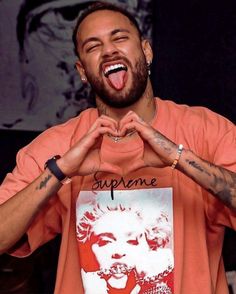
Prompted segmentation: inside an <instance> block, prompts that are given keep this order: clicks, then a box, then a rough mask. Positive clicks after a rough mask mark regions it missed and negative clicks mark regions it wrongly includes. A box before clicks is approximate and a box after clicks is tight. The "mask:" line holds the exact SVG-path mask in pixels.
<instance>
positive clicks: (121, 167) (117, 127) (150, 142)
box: [58, 111, 177, 177]
mask: <svg viewBox="0 0 236 294" xmlns="http://www.w3.org/2000/svg"><path fill="white" fill-rule="evenodd" d="M133 130H135V131H136V132H137V134H136V136H138V140H139V145H140V149H138V151H137V154H136V155H135V156H134V157H133V156H132V158H130V160H129V159H126V160H125V162H123V163H121V162H120V163H119V164H117V163H116V161H115V160H112V158H111V156H109V159H108V158H106V155H105V153H104V152H103V143H104V142H103V136H104V135H109V136H113V137H121V138H123V137H125V136H126V135H127V133H129V132H132V131H133ZM130 138H131V137H130ZM129 142H130V141H127V144H129ZM176 149H177V146H176V144H174V143H173V142H172V141H170V140H169V139H167V138H166V137H165V136H163V135H162V134H161V133H160V132H158V131H157V130H155V129H154V128H153V127H152V126H151V125H149V124H148V123H146V122H145V121H143V120H142V119H141V118H140V117H139V116H138V115H137V114H136V113H134V112H133V111H130V112H128V113H127V114H126V115H125V116H124V117H123V118H122V119H121V120H120V121H119V122H117V121H115V120H114V119H112V118H110V117H108V116H105V115H101V116H100V117H98V118H97V120H96V121H95V123H94V124H93V125H92V126H91V128H90V129H89V131H88V132H87V134H86V135H85V136H84V137H83V138H82V139H80V140H79V141H78V142H77V143H76V144H75V145H74V146H73V147H72V148H71V149H70V150H68V151H67V152H66V153H65V155H64V156H63V157H62V158H61V159H59V160H58V163H59V167H60V168H61V169H62V171H63V172H64V173H65V174H66V175H68V176H70V177H71V176H75V175H89V174H92V173H95V172H98V171H101V172H109V173H115V174H119V175H124V174H127V173H128V172H130V171H134V170H137V169H139V168H142V167H159V168H162V167H166V166H170V165H171V164H172V162H173V160H174V158H175V155H176ZM113 158H114V156H113ZM59 161H60V162H59Z"/></svg>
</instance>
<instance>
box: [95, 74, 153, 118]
mask: <svg viewBox="0 0 236 294" xmlns="http://www.w3.org/2000/svg"><path fill="white" fill-rule="evenodd" d="M96 104H97V108H98V112H99V115H102V114H104V115H107V116H109V117H111V118H113V119H115V120H116V121H119V120H121V119H122V117H123V116H125V115H126V113H127V112H129V111H130V110H132V111H134V112H135V113H137V115H139V116H140V117H141V118H142V119H143V120H144V121H146V122H151V121H152V119H153V117H154V116H155V113H156V105H155V100H154V96H153V90H152V86H151V82H150V80H149V79H148V83H147V87H146V89H145V92H144V93H143V95H142V96H141V97H140V99H139V100H138V101H137V102H136V103H135V104H133V105H131V106H129V107H125V108H121V109H118V108H113V107H110V106H108V105H107V104H105V103H103V102H102V100H101V99H100V98H99V97H96Z"/></svg>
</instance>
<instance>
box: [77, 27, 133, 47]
mask: <svg viewBox="0 0 236 294" xmlns="http://www.w3.org/2000/svg"><path fill="white" fill-rule="evenodd" d="M118 33H130V31H129V30H127V29H115V30H113V31H111V33H110V35H111V36H114V35H116V34H118ZM99 41H100V39H99V38H97V37H90V38H87V39H85V40H84V42H83V43H82V48H84V46H85V45H86V44H87V43H89V42H99Z"/></svg>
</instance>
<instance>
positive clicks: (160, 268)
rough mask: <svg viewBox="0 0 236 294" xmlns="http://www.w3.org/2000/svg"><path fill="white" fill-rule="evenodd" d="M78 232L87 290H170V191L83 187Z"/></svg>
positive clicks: (94, 293) (144, 293)
mask: <svg viewBox="0 0 236 294" xmlns="http://www.w3.org/2000/svg"><path fill="white" fill-rule="evenodd" d="M76 230H77V242H78V250H79V256H80V265H81V275H82V280H83V286H84V291H85V294H106V293H109V294H112V293H114V294H115V293H124V294H128V293H131V294H138V293H139V294H154V293H155V294H164V293H165V294H173V293H174V290H173V270H174V259H173V206H172V189H171V188H160V189H140V190H119V191H117V190H116V192H115V199H114V200H112V199H111V197H110V191H98V192H96V193H95V192H90V191H82V192H80V194H79V197H78V199H77V203H76Z"/></svg>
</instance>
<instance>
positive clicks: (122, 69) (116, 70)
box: [103, 63, 128, 90]
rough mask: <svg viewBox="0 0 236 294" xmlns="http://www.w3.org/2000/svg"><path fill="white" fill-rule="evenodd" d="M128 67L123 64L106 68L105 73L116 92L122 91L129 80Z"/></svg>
mask: <svg viewBox="0 0 236 294" xmlns="http://www.w3.org/2000/svg"><path fill="white" fill-rule="evenodd" d="M127 70H128V68H127V66H126V65H124V64H122V63H117V64H112V65H107V66H105V68H104V70H103V73H104V76H105V77H106V78H107V79H108V81H109V84H110V85H111V86H112V87H113V88H114V89H115V90H121V89H123V88H124V86H125V82H126V80H127V74H126V73H127Z"/></svg>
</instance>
